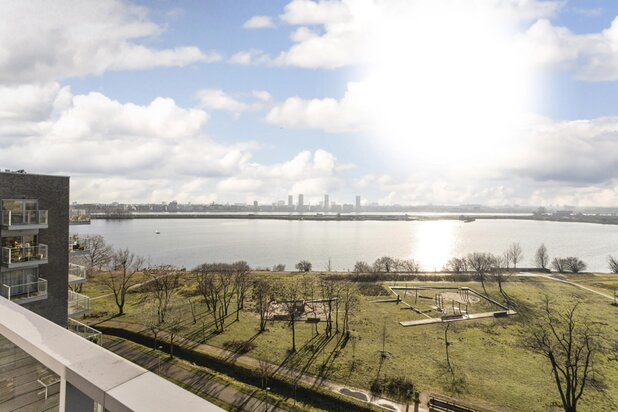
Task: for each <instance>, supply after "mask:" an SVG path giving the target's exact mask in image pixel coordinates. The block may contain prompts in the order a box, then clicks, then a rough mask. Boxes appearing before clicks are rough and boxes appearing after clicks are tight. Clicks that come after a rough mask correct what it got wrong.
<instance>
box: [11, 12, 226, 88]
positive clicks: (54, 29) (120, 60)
mask: <svg viewBox="0 0 618 412" xmlns="http://www.w3.org/2000/svg"><path fill="white" fill-rule="evenodd" d="M42 10H45V13H42V12H41V11H42ZM25 26H26V27H27V29H25ZM161 32H162V28H161V27H160V26H158V25H157V24H155V23H154V22H152V21H151V20H149V19H148V13H147V10H146V9H145V8H143V7H139V6H135V5H132V4H129V3H127V2H124V1H119V0H111V1H104V2H88V1H80V2H73V1H68V0H60V1H56V2H54V5H53V7H49V4H48V2H45V1H43V0H38V1H28V2H24V1H19V0H12V1H11V0H9V1H4V2H3V3H2V13H1V14H0V83H5V84H7V83H8V84H10V83H26V82H50V81H55V80H60V79H64V78H67V77H75V76H85V75H89V74H101V73H103V72H105V71H107V70H136V69H146V68H150V67H158V66H185V65H187V64H190V63H193V62H211V61H218V60H220V59H221V56H219V55H218V54H216V53H204V52H202V51H201V50H199V49H198V48H197V47H176V48H168V49H155V48H152V47H148V46H145V45H143V44H140V43H139V41H140V40H148V39H151V38H154V37H156V36H158V35H159V34H160V33H161ZM17 33H19V34H18V35H17Z"/></svg>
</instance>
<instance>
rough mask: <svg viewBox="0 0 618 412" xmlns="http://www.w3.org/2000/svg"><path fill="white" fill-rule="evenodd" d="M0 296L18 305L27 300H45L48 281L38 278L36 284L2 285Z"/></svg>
mask: <svg viewBox="0 0 618 412" xmlns="http://www.w3.org/2000/svg"><path fill="white" fill-rule="evenodd" d="M0 295H1V296H4V297H5V298H7V299H8V300H12V301H13V302H16V303H19V301H20V300H25V299H33V298H45V297H47V280H45V279H43V278H37V280H36V282H28V283H22V284H19V285H5V284H2V285H1V286H0Z"/></svg>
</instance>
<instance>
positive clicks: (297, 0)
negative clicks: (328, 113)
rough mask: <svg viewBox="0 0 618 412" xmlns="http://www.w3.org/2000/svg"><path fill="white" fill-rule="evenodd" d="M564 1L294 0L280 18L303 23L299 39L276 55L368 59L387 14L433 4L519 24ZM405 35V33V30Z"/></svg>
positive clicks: (304, 61)
mask: <svg viewBox="0 0 618 412" xmlns="http://www.w3.org/2000/svg"><path fill="white" fill-rule="evenodd" d="M562 4H563V2H561V1H537V0H488V1H484V2H465V1H461V0H441V1H433V2H431V3H429V2H427V1H424V0H393V1H389V2H380V1H377V0H340V1H339V0H320V1H312V0H293V1H292V2H290V3H289V4H288V5H287V6H285V8H284V11H283V13H282V14H281V15H280V18H281V20H282V21H284V22H286V23H288V24H291V25H296V26H302V27H300V28H298V29H297V30H296V31H295V32H293V34H292V36H291V39H292V41H293V42H294V44H293V45H292V46H291V47H290V48H289V49H288V50H286V51H283V52H281V53H280V54H279V56H278V57H277V58H276V59H275V60H274V61H275V64H278V65H283V66H299V67H305V68H327V69H333V68H338V67H343V66H348V65H356V64H362V63H365V62H366V57H367V56H366V52H367V45H368V43H369V42H370V41H371V40H372V39H373V38H375V36H376V35H377V36H379V35H380V32H381V31H383V29H384V28H385V25H386V26H388V25H389V22H386V21H384V20H383V18H384V17H385V16H387V15H399V16H408V15H410V13H412V14H415V15H422V14H423V13H425V12H426V11H427V9H428V8H434V9H440V10H442V12H444V11H447V12H448V10H456V9H457V10H459V9H462V8H468V9H469V8H476V9H478V10H479V12H480V13H490V14H491V15H492V18H495V19H497V20H499V21H498V22H497V23H498V24H502V25H505V26H513V25H516V26H517V25H521V24H525V23H528V22H531V21H534V20H536V19H539V18H543V17H548V16H551V15H553V14H554V13H556V11H557V10H559V8H560V7H561V6H562ZM391 23H392V22H391ZM404 24H405V22H404ZM304 26H313V27H318V28H319V29H310V28H307V27H304ZM447 26H448V24H446V23H444V22H440V23H436V27H440V28H441V29H442V30H444V29H445V27H447ZM386 28H388V27H386ZM451 32H452V30H451ZM401 35H402V36H405V34H404V32H402V33H401ZM421 35H422V34H421ZM430 37H431V33H427V37H425V39H427V38H430ZM403 50H405V49H402V52H404V51H403Z"/></svg>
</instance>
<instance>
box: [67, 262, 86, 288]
mask: <svg viewBox="0 0 618 412" xmlns="http://www.w3.org/2000/svg"><path fill="white" fill-rule="evenodd" d="M85 280H86V267H85V266H82V265H76V264H75V263H69V284H77V283H82V282H84V281H85Z"/></svg>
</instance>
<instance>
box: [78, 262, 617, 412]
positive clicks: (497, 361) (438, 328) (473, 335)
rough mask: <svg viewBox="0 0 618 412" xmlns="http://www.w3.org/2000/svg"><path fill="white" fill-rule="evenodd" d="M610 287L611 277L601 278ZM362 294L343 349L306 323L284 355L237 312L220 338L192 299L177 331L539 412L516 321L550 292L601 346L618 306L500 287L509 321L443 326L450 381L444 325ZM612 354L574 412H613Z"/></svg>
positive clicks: (541, 285)
mask: <svg viewBox="0 0 618 412" xmlns="http://www.w3.org/2000/svg"><path fill="white" fill-rule="evenodd" d="M256 276H268V277H272V278H275V279H277V280H278V281H281V282H287V281H290V280H291V279H296V278H299V277H300V276H302V275H298V274H295V275H290V274H277V273H272V274H256ZM307 276H318V275H316V274H310V275H307ZM185 280H186V282H187V285H186V286H185V287H184V288H183V289H184V292H185V293H184V294H185V295H190V294H191V293H190V291H191V289H193V288H194V286H193V285H191V278H190V277H189V276H188V275H187V277H186V278H185ZM604 281H605V280H603V279H595V280H594V282H604ZM615 281H616V278H615V277H613V278H610V279H608V280H607V282H615ZM389 284H392V282H391V283H389ZM407 284H408V285H411V286H438V285H440V286H449V287H457V286H467V287H470V288H473V289H474V290H476V291H478V292H482V287H481V285H480V284H479V283H475V282H460V283H453V282H424V283H423V282H409V283H407ZM399 285H400V286H401V285H402V283H399ZM587 286H591V285H588V284H587ZM91 288H92V289H93V290H94V289H95V288H100V286H97V285H94V282H89V283H88V284H87V285H85V287H84V293H86V294H89V293H90V289H91ZM364 289H365V290H368V291H376V290H377V292H375V293H373V294H374V296H362V297H361V300H362V303H361V306H360V309H359V310H358V312H357V313H355V314H354V316H353V317H352V321H351V322H352V329H353V334H352V336H354V338H353V339H350V340H348V341H347V342H345V341H342V340H341V339H340V338H341V334H337V335H334V337H332V338H330V339H327V338H325V337H324V334H323V330H324V325H323V324H322V323H321V324H319V325H318V329H319V332H320V334H319V335H317V336H316V335H315V334H314V326H313V325H312V324H310V323H305V322H297V324H296V343H297V349H298V350H297V352H296V353H294V354H291V353H290V352H289V349H290V347H291V332H290V328H289V326H288V324H287V322H283V321H279V322H270V323H269V324H268V330H267V331H266V332H265V333H262V334H258V324H259V320H258V318H257V316H256V315H255V314H253V313H251V312H248V311H246V312H242V313H241V314H240V320H239V321H235V313H233V312H232V313H231V316H229V317H228V320H227V323H226V330H225V332H224V333H222V334H214V333H211V332H212V326H209V323H210V320H211V315H210V314H209V313H207V311H206V308H205V306H204V305H203V304H202V303H201V299H200V297H199V296H193V297H185V298H184V299H192V300H193V301H194V302H195V306H196V308H197V312H198V314H199V315H198V322H197V323H193V320H192V315H191V313H190V311H189V310H187V313H186V317H185V320H184V322H183V323H184V325H185V328H184V330H183V332H182V334H183V335H184V336H187V337H190V338H191V339H193V340H196V341H201V340H203V339H204V340H205V341H206V343H208V344H211V345H214V346H217V347H225V346H226V343H228V344H229V342H232V341H247V340H251V341H252V342H253V343H254V344H255V345H256V346H255V348H254V349H252V350H251V351H250V352H249V353H248V355H250V356H252V357H255V358H260V359H266V360H269V361H271V362H273V363H276V364H284V365H285V366H288V367H291V368H295V369H297V370H302V371H308V372H311V373H313V374H321V375H323V376H325V377H327V378H328V379H331V380H334V381H338V382H341V383H346V384H349V385H352V386H356V387H360V388H369V387H370V385H371V382H372V381H373V380H374V379H376V378H382V377H396V376H397V377H398V376H401V377H406V378H408V379H409V380H411V381H412V382H414V383H415V385H416V386H417V388H418V389H419V390H422V391H430V392H434V393H444V394H449V395H452V396H453V397H456V398H459V399H465V400H469V401H471V402H473V403H474V404H477V405H481V406H486V407H490V408H495V409H500V410H517V411H546V410H548V409H551V408H553V407H555V406H559V396H558V393H557V390H556V388H555V385H554V382H553V380H552V377H551V375H550V370H549V366H548V362H547V361H546V360H545V359H544V358H542V357H541V356H539V355H536V354H534V353H531V352H530V351H529V350H527V349H526V348H525V347H524V345H523V343H524V341H525V338H526V334H525V324H526V323H527V320H528V319H530V317H533V316H535V314H536V313H538V311H539V308H540V307H541V302H542V300H543V298H544V296H545V295H549V296H550V298H551V299H552V301H553V302H554V303H555V305H556V307H558V308H566V307H568V306H569V305H571V304H572V303H573V302H575V301H581V302H582V304H581V306H580V309H579V310H580V314H581V315H583V316H585V317H586V318H587V319H588V321H589V322H594V323H596V324H598V326H599V327H600V328H601V330H602V333H603V335H604V337H605V338H606V340H607V341H608V342H610V345H611V344H615V342H616V341H618V307H614V306H612V305H611V304H610V303H611V302H610V301H609V300H608V299H604V298H602V297H601V296H598V295H595V294H593V293H590V292H587V291H584V290H580V289H577V288H575V287H573V286H570V285H565V284H562V283H559V282H555V281H551V280H547V279H542V278H526V279H515V280H513V281H511V282H508V283H507V284H506V286H505V290H506V292H507V293H508V295H509V296H510V297H511V298H512V299H513V300H515V301H516V302H517V308H516V310H517V311H518V312H519V314H518V315H515V316H512V317H508V318H489V319H482V320H475V321H461V322H455V323H452V324H451V327H450V329H449V341H450V342H451V346H450V348H449V350H450V356H451V362H452V364H453V365H454V370H455V375H454V376H455V379H454V380H453V379H451V378H450V376H448V375H447V374H446V368H445V355H444V353H445V348H444V339H443V338H444V326H443V325H442V324H434V325H426V326H415V327H407V328H404V327H401V326H400V325H399V324H398V322H400V321H403V320H412V319H413V317H412V316H411V315H412V314H411V312H412V311H410V310H409V309H408V310H404V309H402V307H403V305H396V304H395V303H371V302H370V301H371V300H374V299H380V298H381V299H383V298H384V296H377V295H378V294H379V290H380V289H379V288H373V287H372V288H364ZM97 290H99V289H97ZM95 292H96V290H95ZM488 292H489V294H490V296H491V297H492V298H494V299H496V300H499V301H500V302H502V299H501V295H500V294H499V292H498V289H497V287H496V286H494V285H493V284H492V285H490V286H489V287H488ZM142 298H143V296H142V294H141V293H132V294H129V295H128V299H127V306H126V308H125V311H126V315H124V316H123V317H121V318H117V319H116V320H122V321H126V322H136V323H139V321H140V316H139V311H140V309H141V306H142V304H141V302H142ZM408 300H409V299H408ZM234 307H235V303H234V302H232V305H231V308H234ZM91 311H92V313H93V314H94V315H95V316H97V313H98V314H99V315H103V316H99V317H97V318H96V319H90V320H89V323H95V322H100V321H103V320H104V319H106V318H107V317H109V316H110V315H113V314H114V313H115V305H114V303H113V297H112V296H110V297H107V298H102V299H96V300H94V301H92V303H91ZM202 319H203V320H204V322H202ZM203 325H206V328H204V327H203ZM384 325H385V326H386V330H387V339H386V345H385V346H386V347H385V349H386V352H387V356H386V358H383V357H382V356H381V350H382V330H383V327H384ZM612 356H615V354H611V353H610V352H608V351H606V352H605V353H603V354H602V355H601V356H599V357H598V362H597V364H596V366H595V377H603V379H602V381H603V384H604V386H603V387H604V390H600V391H598V390H593V389H590V388H589V389H588V390H586V392H585V394H584V397H583V399H582V401H581V403H580V408H581V410H595V411H610V410H617V409H618V360H616V359H615V358H612Z"/></svg>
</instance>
